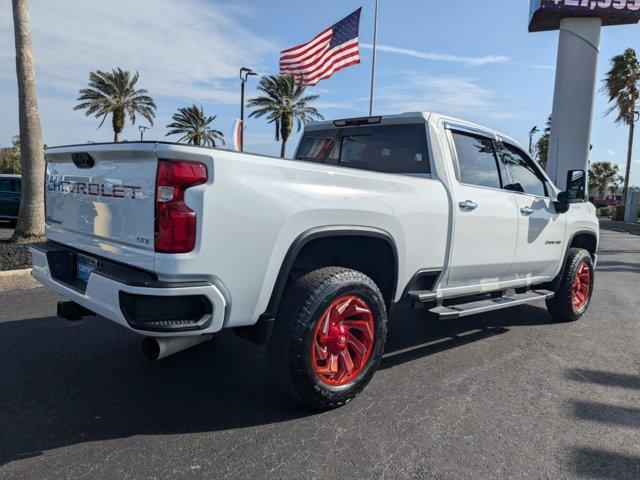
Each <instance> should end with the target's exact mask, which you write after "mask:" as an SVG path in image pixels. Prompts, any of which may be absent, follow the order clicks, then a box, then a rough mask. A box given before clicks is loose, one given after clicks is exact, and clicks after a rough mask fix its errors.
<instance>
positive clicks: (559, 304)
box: [547, 248, 594, 322]
mask: <svg viewBox="0 0 640 480" xmlns="http://www.w3.org/2000/svg"><path fill="white" fill-rule="evenodd" d="M593 273H594V271H593V260H592V258H591V255H590V254H589V252H588V251H586V250H583V249H581V248H571V249H569V253H568V255H567V261H566V264H565V268H564V271H563V272H562V279H561V280H560V284H559V287H558V289H557V290H556V292H555V296H554V297H553V298H552V299H550V300H547V308H548V310H549V313H550V314H551V316H552V317H553V318H554V319H555V320H557V321H561V322H566V321H575V320H578V319H579V318H580V317H582V316H583V315H584V314H585V312H586V311H587V308H588V307H589V303H590V302H591V294H592V293H593V281H594V275H593Z"/></svg>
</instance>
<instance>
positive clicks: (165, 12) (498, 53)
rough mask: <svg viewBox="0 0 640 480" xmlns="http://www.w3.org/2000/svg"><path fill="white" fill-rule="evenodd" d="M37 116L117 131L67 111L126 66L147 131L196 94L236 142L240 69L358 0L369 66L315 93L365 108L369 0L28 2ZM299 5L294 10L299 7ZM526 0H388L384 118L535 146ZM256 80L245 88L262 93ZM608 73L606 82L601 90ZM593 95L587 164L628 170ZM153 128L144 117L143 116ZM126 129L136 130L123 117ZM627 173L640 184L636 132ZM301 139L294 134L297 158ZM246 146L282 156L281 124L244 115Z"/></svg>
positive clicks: (348, 112) (10, 88) (10, 58)
mask: <svg viewBox="0 0 640 480" xmlns="http://www.w3.org/2000/svg"><path fill="white" fill-rule="evenodd" d="M30 5H31V16H32V33H33V47H34V55H35V62H36V76H37V84H38V96H39V107H40V115H41V120H42V128H43V135H44V141H45V143H46V144H47V145H49V146H53V145H62V144H70V143H83V142H87V141H94V142H98V141H111V139H112V137H113V133H112V130H111V125H110V121H108V122H105V125H103V127H102V128H100V129H97V126H98V124H99V121H97V120H96V119H95V118H94V117H85V115H84V114H83V113H82V112H78V111H73V107H74V106H75V104H76V98H77V96H78V90H79V89H80V88H83V87H84V86H86V84H87V81H88V76H89V72H90V71H92V70H98V69H100V70H110V69H112V68H115V67H122V68H125V69H129V70H132V71H138V72H139V73H140V80H139V87H141V88H146V89H148V90H149V92H150V94H151V95H152V97H153V98H154V99H155V101H156V104H157V105H158V110H157V117H156V120H155V122H154V125H153V127H152V128H151V129H150V130H149V131H147V133H146V134H145V139H148V140H151V139H153V140H156V139H157V140H162V139H166V140H172V139H173V140H177V137H167V138H165V134H166V132H167V129H166V125H167V124H168V123H169V122H170V121H171V120H170V119H171V115H172V114H173V113H174V112H175V111H176V110H177V108H179V107H184V106H188V105H191V104H194V103H195V104H198V105H202V106H203V107H204V110H205V112H206V113H207V114H209V115H217V119H216V120H215V122H214V127H215V128H217V129H218V130H221V131H222V132H223V133H224V134H225V136H226V137H227V139H228V141H229V142H230V141H231V140H230V139H231V132H232V128H233V122H234V120H235V118H237V117H238V116H239V104H240V87H239V80H238V69H239V68H240V67H242V66H247V67H251V68H253V69H254V70H255V71H257V72H258V73H259V74H274V73H277V65H278V58H279V52H280V51H281V50H283V49H285V48H288V47H292V46H294V45H297V44H299V43H303V42H306V41H308V40H310V39H311V38H313V37H314V36H315V35H316V34H317V33H319V32H320V31H322V30H323V29H325V28H327V27H328V26H330V25H332V24H333V23H335V22H337V21H338V20H340V19H341V18H343V17H345V16H346V15H348V14H349V13H351V12H352V11H354V10H355V9H357V8H359V7H360V6H362V7H363V11H362V19H361V24H360V42H361V56H362V62H361V64H360V65H357V66H355V67H351V68H348V69H346V70H343V71H341V72H338V73H337V74H335V75H334V76H333V77H332V78H331V79H329V80H325V81H322V82H320V83H319V84H318V86H316V87H312V88H309V90H310V91H312V92H314V93H317V94H318V95H320V99H319V100H318V102H317V107H318V108H319V109H320V110H321V112H322V114H323V115H324V116H325V117H326V118H327V119H335V118H347V117H357V116H363V115H366V114H367V113H368V103H369V88H370V75H371V56H372V55H371V53H372V52H371V44H372V41H373V0H324V1H322V2H318V1H311V0H298V1H297V2H295V3H293V2H291V1H290V0H288V1H285V0H268V1H267V0H237V1H226V2H225V1H217V0H180V1H177V0H109V1H108V2H105V1H101V2H97V1H90V2H87V1H86V0H56V1H55V2H52V1H50V0H31V2H30ZM292 5H294V7H292ZM528 10H529V1H528V0H491V1H489V2H487V1H482V2H479V1H477V0H457V1H455V2H452V1H436V0H380V11H379V24H378V46H379V47H378V57H377V58H378V59H377V75H376V96H375V110H374V113H376V114H395V113H402V112H407V111H434V112H439V113H444V114H449V115H454V116H457V117H460V118H463V119H466V120H470V121H474V122H477V123H480V124H483V125H486V126H488V127H492V128H495V129H497V130H500V131H502V132H504V133H505V134H507V135H509V136H512V137H514V138H515V139H517V140H518V141H520V143H522V144H523V145H525V146H526V145H527V144H528V133H529V130H530V129H531V127H532V126H534V125H537V126H539V127H540V128H542V127H543V126H544V123H545V121H546V118H547V116H548V115H549V114H550V113H551V109H552V101H553V87H554V78H555V70H554V66H555V61H556V53H557V43H558V32H543V33H528V31H527V24H528ZM12 24H13V19H12V16H11V0H0V145H8V144H9V143H10V141H11V137H12V136H13V135H15V134H17V133H18V101H17V86H16V79H15V51H14V40H13V27H12ZM639 33H640V26H637V25H634V26H617V27H607V28H605V29H604V30H603V34H602V39H601V55H600V61H599V65H598V78H599V81H600V82H601V79H602V78H603V77H604V75H605V74H606V72H607V70H608V68H609V59H610V58H611V57H612V56H613V55H616V54H618V53H621V52H622V51H623V50H624V49H625V48H628V47H631V48H635V49H636V50H638V51H640V35H639ZM256 84H257V80H256V78H255V77H253V78H251V79H250V80H249V83H248V85H247V98H251V97H252V96H254V95H255V94H256V90H255V86H256ZM600 86H601V83H600V84H599V87H600ZM606 107H607V99H606V98H605V96H604V94H602V93H601V92H599V93H598V94H597V100H596V106H595V112H594V123H593V136H592V143H593V150H592V152H591V161H592V162H594V161H611V162H614V163H617V164H619V165H620V167H621V168H620V170H621V172H622V173H623V172H624V164H625V162H626V143H627V128H626V127H624V126H617V125H615V124H614V121H613V120H614V118H613V115H612V116H610V117H605V116H604V112H605V110H606ZM141 124H143V125H146V123H144V122H143V123H141ZM122 137H123V138H124V139H129V140H135V139H138V138H139V133H138V126H137V125H136V126H131V125H127V127H126V128H125V131H124V132H123V135H122ZM638 137H640V135H638V136H637V137H636V138H637V141H636V145H635V146H634V151H635V153H634V156H633V159H634V163H633V166H632V168H633V171H632V176H631V183H632V184H635V185H640V139H638ZM297 138H298V137H297V135H296V136H294V137H293V138H292V140H291V141H290V142H289V148H288V150H287V153H288V155H292V153H293V150H294V149H295V145H296V142H297ZM245 149H246V150H247V151H251V152H256V153H265V154H270V155H273V154H277V153H278V152H279V145H278V143H277V142H276V141H275V140H274V126H273V124H267V123H266V121H265V120H263V119H248V120H247V124H246V130H245Z"/></svg>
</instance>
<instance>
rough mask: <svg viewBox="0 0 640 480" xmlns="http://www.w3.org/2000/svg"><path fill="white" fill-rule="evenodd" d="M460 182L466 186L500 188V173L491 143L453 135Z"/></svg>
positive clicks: (473, 137) (466, 136) (460, 134)
mask: <svg viewBox="0 0 640 480" xmlns="http://www.w3.org/2000/svg"><path fill="white" fill-rule="evenodd" d="M453 142H454V143H455V146H456V153H457V154H458V166H459V167H460V181H461V182H462V183H466V184H468V185H479V186H481V187H491V188H500V173H499V172H498V162H497V159H496V154H495V150H494V148H493V142H492V141H491V140H488V139H486V138H482V137H476V136H473V135H467V134H465V133H458V132H454V133H453Z"/></svg>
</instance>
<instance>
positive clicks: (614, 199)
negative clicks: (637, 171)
mask: <svg viewBox="0 0 640 480" xmlns="http://www.w3.org/2000/svg"><path fill="white" fill-rule="evenodd" d="M593 203H594V205H595V206H596V208H600V207H617V206H619V205H621V204H622V195H607V196H606V197H604V198H599V199H596V200H595V201H594V202H593Z"/></svg>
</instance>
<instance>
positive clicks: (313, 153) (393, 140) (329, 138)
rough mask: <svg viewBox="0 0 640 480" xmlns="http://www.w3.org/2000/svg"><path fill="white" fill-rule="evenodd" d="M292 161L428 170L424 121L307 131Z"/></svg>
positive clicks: (385, 169)
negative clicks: (294, 159)
mask: <svg viewBox="0 0 640 480" xmlns="http://www.w3.org/2000/svg"><path fill="white" fill-rule="evenodd" d="M296 160H303V161H311V162H319V163H324V164H328V165H335V166H341V167H347V168H355V169H360V170H369V171H372V172H381V173H396V174H408V175H428V174H430V173H431V166H430V162H429V156H428V147H427V131H426V125H425V124H424V123H414V124H400V125H373V126H371V125H367V126H363V127H344V128H337V127H336V128H328V129H326V130H311V131H308V132H305V135H304V137H303V139H302V141H301V143H300V147H299V148H298V152H297V154H296Z"/></svg>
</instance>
